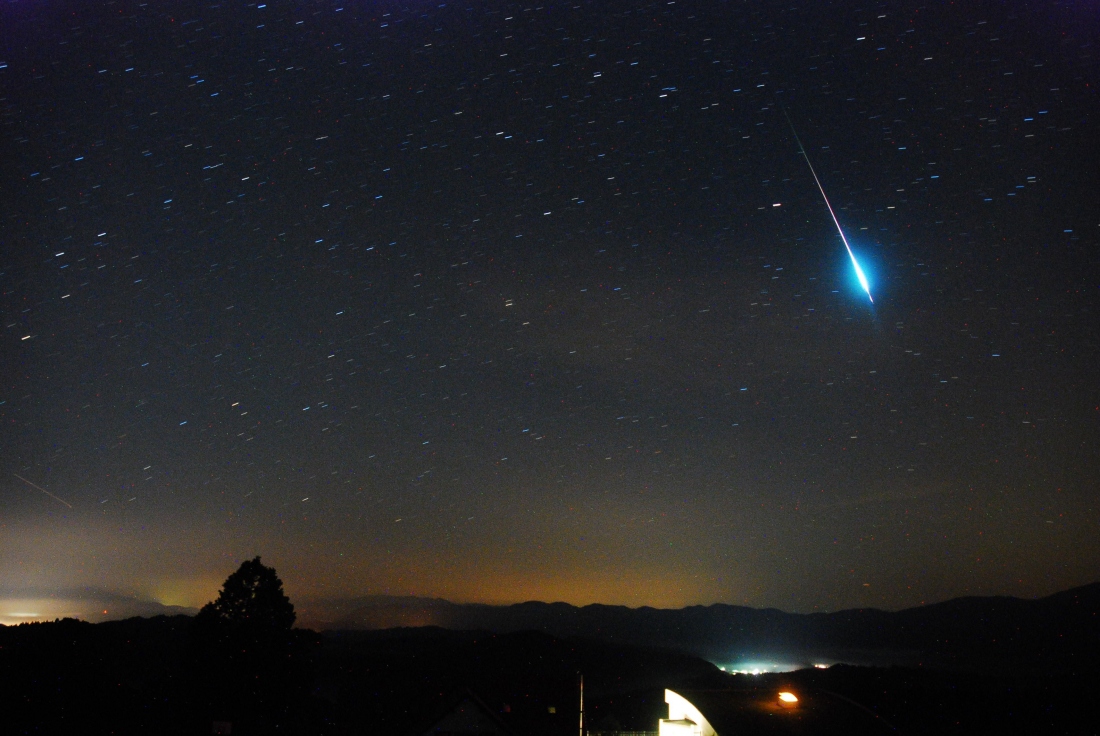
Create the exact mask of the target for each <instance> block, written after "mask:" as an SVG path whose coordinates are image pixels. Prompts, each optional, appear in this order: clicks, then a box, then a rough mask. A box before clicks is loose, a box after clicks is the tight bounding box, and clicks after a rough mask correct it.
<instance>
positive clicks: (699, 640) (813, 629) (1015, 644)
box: [310, 583, 1100, 674]
mask: <svg viewBox="0 0 1100 736" xmlns="http://www.w3.org/2000/svg"><path fill="white" fill-rule="evenodd" d="M348 608H349V609H350V610H349V613H348V614H347V615H345V616H343V617H341V618H339V619H338V620H335V621H331V622H319V621H318V622H310V623H311V625H313V626H316V627H318V628H327V629H347V630H370V629H384V628H392V627H398V626H409V625H421V626H423V625H431V626H438V627H441V628H447V629H455V630H468V629H483V630H489V631H495V632H509V631H526V630H531V631H542V632H545V633H548V634H552V635H554V636H559V637H573V636H582V637H591V638H600V639H606V640H608V641H616V642H622V643H628V644H644V645H651V646H662V647H670V648H674V649H678V650H681V651H685V652H690V653H692V654H695V655H697V656H700V657H703V658H705V659H707V660H709V661H711V662H717V663H730V664H733V663H738V662H745V661H751V660H756V661H760V660H762V659H770V660H772V661H776V662H780V663H787V664H795V665H798V664H802V665H806V666H809V665H811V664H814V663H820V662H825V663H830V664H831V663H837V662H840V663H854V664H867V665H904V666H934V667H937V668H942V669H961V670H970V671H986V672H998V671H1001V670H1004V669H1009V670H1012V671H1023V672H1034V673H1061V674H1075V673H1076V674H1083V673H1095V672H1097V671H1098V670H1100V583H1093V584H1091V585H1086V586H1083V587H1080V588H1073V589H1071V590H1067V591H1064V592H1061V593H1056V594H1054V595H1051V596H1047V597H1046V598H1040V599H1037V600H1023V599H1020V598H1010V597H971V598H957V599H954V600H950V601H946V602H944V603H937V604H934V605H928V606H921V607H918V608H910V609H906V610H903V611H897V612H889V611H880V610H876V609H855V610H850V611H838V612H836V613H814V614H794V613H784V612H782V611H778V610H775V609H755V608H746V607H742V606H730V605H723V604H716V605H712V606H690V607H688V608H682V609H655V608H626V607H624V606H605V605H590V606H583V607H577V606H572V605H569V604H567V603H538V602H530V603H520V604H516V605H511V606H488V605H481V604H456V603H450V602H448V601H444V600H439V599H424V598H396V597H393V598H391V597H384V596H376V597H372V598H369V599H361V600H359V601H354V602H351V603H350V604H349V605H348Z"/></svg>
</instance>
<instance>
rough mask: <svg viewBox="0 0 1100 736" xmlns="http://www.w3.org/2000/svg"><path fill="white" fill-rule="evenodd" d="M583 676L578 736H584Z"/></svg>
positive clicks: (582, 677)
mask: <svg viewBox="0 0 1100 736" xmlns="http://www.w3.org/2000/svg"><path fill="white" fill-rule="evenodd" d="M580 676H581V720H580V730H579V731H578V736H584V673H583V672H582V673H580Z"/></svg>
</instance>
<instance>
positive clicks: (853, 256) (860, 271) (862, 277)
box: [783, 108, 875, 304]
mask: <svg viewBox="0 0 1100 736" xmlns="http://www.w3.org/2000/svg"><path fill="white" fill-rule="evenodd" d="M783 116H784V117H785V118H787V124H788V125H790V126H791V132H792V133H794V140H795V142H796V143H798V152H799V153H801V154H802V158H804V159H806V165H807V166H809V167H810V173H811V174H813V177H814V183H815V184H817V191H819V192H821V198H822V199H824V200H825V206H826V207H828V208H829V214H830V215H831V216H832V218H833V224H834V225H836V231H837V232H838V233H840V239H841V241H843V242H844V249H845V250H847V251H848V257H849V258H851V259H852V268H853V269H855V272H856V278H857V279H859V285H860V286H862V287H863V290H864V291H865V292H867V299H868V301H870V302H871V303H872V304H874V303H875V300H874V299H873V298H871V285H870V284H869V283H868V282H867V276H866V275H865V274H864V273H863V269H862V268H860V267H859V261H857V260H856V254H855V253H853V252H852V246H850V245H848V238H846V237H844V231H843V230H842V229H841V228H840V221H839V220H837V219H836V212H834V211H833V205H832V204H830V203H829V197H828V196H826V194H825V187H823V186H821V180H820V179H818V178H817V172H816V171H814V165H813V164H812V163H810V157H809V156H807V155H806V149H805V148H804V147H803V146H802V141H801V139H799V137H798V131H797V130H795V129H794V123H792V122H791V116H790V115H788V114H787V109H786V108H783Z"/></svg>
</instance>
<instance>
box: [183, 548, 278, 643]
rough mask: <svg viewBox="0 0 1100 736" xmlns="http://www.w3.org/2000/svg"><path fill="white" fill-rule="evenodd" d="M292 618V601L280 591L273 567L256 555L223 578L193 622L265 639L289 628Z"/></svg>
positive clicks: (206, 627) (214, 628) (230, 632)
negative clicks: (222, 581) (211, 598)
mask: <svg viewBox="0 0 1100 736" xmlns="http://www.w3.org/2000/svg"><path fill="white" fill-rule="evenodd" d="M294 619H295V614H294V604H292V603H291V602H290V599H289V598H287V596H286V594H285V593H284V592H283V581H282V580H280V579H279V576H278V575H277V574H276V573H275V568H273V567H267V566H266V565H264V564H263V563H262V562H260V558H259V557H255V558H253V559H251V560H246V561H245V562H242V563H241V566H240V567H239V568H237V571H236V572H235V573H233V574H232V575H230V576H229V577H228V578H226V579H225V583H224V584H223V585H222V589H221V592H220V593H219V594H218V598H217V600H214V601H211V602H210V603H207V604H206V605H205V606H203V607H202V610H201V611H199V613H198V615H197V616H196V617H195V623H196V625H197V626H199V627H200V628H203V629H210V630H215V631H216V630H219V629H220V630H221V631H222V632H224V633H227V634H238V635H239V634H245V635H249V634H251V635H252V636H253V637H257V636H258V637H261V638H268V637H269V636H271V635H277V634H279V633H285V632H288V631H290V629H291V628H292V627H293V626H294Z"/></svg>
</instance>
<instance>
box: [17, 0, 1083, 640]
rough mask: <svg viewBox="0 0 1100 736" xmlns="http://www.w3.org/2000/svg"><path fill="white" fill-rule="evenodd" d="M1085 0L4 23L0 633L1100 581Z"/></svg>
mask: <svg viewBox="0 0 1100 736" xmlns="http://www.w3.org/2000/svg"><path fill="white" fill-rule="evenodd" d="M1091 5H1092V4H1090V3H1086V2H1060V3H1059V2H1028V3H1025V2H995V3H994V2H990V3H982V2H973V3H971V2H966V3H961V4H957V5H955V6H946V5H945V4H942V3H936V2H933V3H917V2H874V1H867V2H863V1H860V2H854V1H853V2H848V1H843V2H839V1H838V2H831V3H827V2H803V3H802V4H801V6H800V7H792V3H790V2H770V1H763V0H750V1H747V2H698V3H696V2H684V1H683V0H678V1H677V2H675V3H671V2H665V0H661V1H660V2H657V3H645V2H642V0H600V1H599V2H595V1H590V2H577V1H576V0H571V1H567V2H565V3H545V4H541V5H536V4H533V3H528V4H524V3H520V4H514V3H505V2H495V1H491V0H490V1H485V2H482V1H481V0H462V1H460V2H457V3H454V2H447V3H446V4H443V3H440V2H438V0H433V1H432V2H420V1H419V0H408V2H404V3H396V2H370V1H368V0H347V2H346V3H341V2H332V1H331V0H321V1H317V2H304V1H303V2H288V1H285V0H268V2H267V4H266V5H265V4H264V3H263V2H260V3H255V2H253V3H248V4H244V3H236V2H228V1H226V0H222V2H221V3H220V4H217V3H210V2H203V3H190V2H167V1H159V2H149V3H137V2H132V1H130V0H116V1H114V2H103V0H89V1H86V2H85V1H81V2H76V1H75V0H74V1H72V2H61V1H59V0H41V1H32V0H15V1H10V0H9V1H8V2H6V3H5V4H4V5H3V6H2V8H0V161H2V166H0V310H2V312H3V330H2V332H0V340H2V347H0V426H2V429H0V447H2V448H3V452H2V454H0V620H2V621H7V622H10V621H13V620H21V619H19V614H22V615H23V616H24V618H26V617H27V614H28V613H39V614H42V615H45V613H43V612H46V611H47V608H48V606H46V607H43V606H45V604H42V603H41V601H42V600H45V599H56V600H61V599H65V598H66V597H69V598H72V597H79V595H85V596H88V595H90V594H89V593H88V591H89V590H92V591H95V594H96V595H98V596H100V598H110V597H111V596H114V597H115V599H117V600H124V599H125V597H126V596H132V597H134V598H136V599H139V600H143V601H151V602H159V603H162V604H168V605H186V606H197V605H201V604H202V603H204V602H205V601H207V600H210V599H212V598H213V597H214V595H215V594H216V593H217V589H218V586H219V585H220V583H221V581H222V580H224V578H225V577H226V575H227V574H228V573H230V572H232V571H233V570H234V569H235V568H236V567H237V565H238V564H239V563H240V562H241V561H242V560H244V559H246V558H250V557H252V556H254V555H257V554H259V555H262V556H263V560H264V562H265V563H268V564H271V565H273V566H275V567H276V569H277V570H278V572H279V573H280V575H281V576H282V578H283V580H284V581H285V584H286V589H287V592H288V593H289V595H290V596H291V598H292V600H294V601H295V602H296V603H299V604H300V605H305V604H307V603H308V602H309V601H313V604H314V605H324V604H325V602H326V601H331V600H334V599H341V598H349V597H354V596H360V595H366V594H379V593H388V594H401V595H404V594H413V595H425V596H440V597H445V598H448V599H451V600H455V601H483V602H504V603H507V602H517V601H522V600H530V599H540V600H564V601H568V602H571V603H577V604H583V603H591V602H602V603H623V604H628V605H632V606H636V605H653V606H662V607H669V606H682V605H688V604H695V603H711V602H728V603H737V604H745V605H752V606H775V607H779V608H783V609H785V610H790V611H812V610H836V609H838V608H843V607H855V606H878V607H884V608H899V607H904V606H910V605H917V604H920V603H922V602H933V601H939V600H944V599H946V598H950V597H953V596H958V595H977V594H981V595H985V594H1010V595H1019V596H1038V595H1045V594H1048V593H1051V592H1054V591H1057V590H1061V589H1064V588H1068V587H1071V586H1073V585H1079V584H1084V583H1087V582H1092V581H1094V580H1096V578H1097V575H1096V570H1097V569H1100V481H1098V479H1100V367H1098V366H1100V339H1098V338H1100V323H1098V321H1097V316H1098V314H1100V288H1098V287H1100V265H1098V255H1097V253H1098V240H1100V164H1098V162H1100V124H1098V119H1097V114H1098V112H1100V104H1098V103H1100V100H1098V96H1097V87H1096V84H1097V79H1100V73H1098V72H1100V63H1098V61H1100V56H1098V49H1097V38H1098V37H1100V36H1098V34H1097V28H1098V23H1097V19H1096V16H1095V7H1091ZM784 110H785V111H786V112H787V114H789V116H790V118H791V121H792V122H793V124H794V126H795V128H796V129H797V131H798V135H799V137H800V138H801V140H802V142H803V143H804V145H805V149H806V152H807V154H808V156H809V158H810V160H811V161H812V163H813V165H814V167H815V169H816V170H817V173H818V175H819V176H820V178H821V183H822V185H823V187H824V189H825V192H826V193H827V194H828V196H829V198H830V200H831V202H832V204H833V206H834V208H835V209H836V214H837V217H838V218H839V221H840V224H841V226H842V227H843V228H844V231H845V233H846V234H847V236H848V239H849V241H850V242H851V244H852V248H853V250H854V251H855V253H856V256H857V257H858V258H859V259H860V262H861V263H862V264H863V266H864V268H865V270H866V271H867V274H868V276H869V278H870V281H871V290H872V294H873V296H874V303H873V304H871V303H869V302H868V299H867V297H866V295H865V294H864V293H863V292H862V290H861V289H860V287H859V284H858V283H857V281H856V279H855V277H854V275H853V271H852V266H851V263H850V262H849V260H848V257H847V254H846V253H845V251H844V245H843V243H842V242H841V240H840V237H839V235H838V233H837V230H836V228H835V226H834V225H833V222H832V220H831V218H830V217H829V212H828V210H827V209H826V206H825V202H824V201H823V199H822V197H821V195H820V193H819V192H818V190H817V187H816V185H815V184H814V181H813V177H812V176H811V174H810V171H809V169H808V168H807V166H806V162H805V161H804V160H803V158H802V157H801V155H800V154H799V149H798V145H797V143H796V142H795V139H794V136H793V135H792V131H791V128H790V127H789V126H788V124H787V120H786V119H785V117H784ZM47 492H48V493H47ZM50 494H52V495H50ZM79 591H84V592H83V593H79ZM35 600H37V601H39V603H33V601H35ZM13 601H20V603H18V605H17V604H16V603H13ZM27 601H31V603H28V602H27ZM303 602H305V603H303ZM31 605H35V606H38V607H39V608H42V611H39V610H38V608H34V609H33V610H30V611H29V612H28V611H27V610H26V607H27V606H31ZM73 605H75V604H73ZM19 606H22V607H23V608H21V609H19V610H16V609H17V608H18V607H19ZM50 610H52V609H50ZM85 613H87V612H85ZM13 617H14V618H13Z"/></svg>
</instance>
